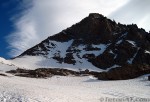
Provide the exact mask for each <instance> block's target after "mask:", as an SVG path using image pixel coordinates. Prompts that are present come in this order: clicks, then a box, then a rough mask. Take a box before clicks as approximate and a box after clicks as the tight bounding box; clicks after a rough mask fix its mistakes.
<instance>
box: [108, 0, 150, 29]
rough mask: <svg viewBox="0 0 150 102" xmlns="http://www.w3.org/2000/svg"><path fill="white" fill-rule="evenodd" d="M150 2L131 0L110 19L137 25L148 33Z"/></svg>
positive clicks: (146, 0) (147, 0)
mask: <svg viewBox="0 0 150 102" xmlns="http://www.w3.org/2000/svg"><path fill="white" fill-rule="evenodd" d="M149 4H150V0H130V1H129V2H128V3H127V4H125V5H124V6H122V7H121V8H120V9H118V10H116V11H114V12H113V13H112V14H111V15H109V17H110V18H112V19H115V20H116V21H118V22H121V23H124V24H131V23H134V24H137V25H138V26H139V27H142V28H144V29H145V30H146V31H149V30H150V26H149V25H150V20H149V19H150V13H149V11H150V6H149Z"/></svg>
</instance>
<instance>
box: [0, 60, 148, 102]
mask: <svg viewBox="0 0 150 102" xmlns="http://www.w3.org/2000/svg"><path fill="white" fill-rule="evenodd" d="M35 59H36V58H35ZM36 60H38V59H36ZM20 61H21V60H20ZM30 61H31V60H28V63H29V62H30ZM34 61H35V60H34ZM17 63H18V65H22V64H23V61H22V63H21V62H20V64H19V60H18V61H17V60H14V61H11V60H10V61H7V60H5V59H0V73H3V74H7V76H0V102H120V101H117V100H118V99H120V100H124V101H123V102H141V101H137V100H140V99H141V98H144V99H145V100H147V101H142V102H150V99H148V98H149V97H150V81H148V80H147V76H146V75H145V76H141V77H139V78H136V79H131V80H120V81H101V80H97V79H95V78H94V77H92V76H79V77H77V76H53V77H51V78H47V79H36V78H25V77H18V76H13V75H11V74H8V73H5V71H8V70H11V69H16V68H17V65H13V64H17ZM30 63H32V65H33V62H30ZM30 63H29V65H31V64H30ZM25 64H27V62H26V63H25ZM35 65H36V64H35ZM29 67H31V66H29ZM113 98H115V99H116V101H109V100H114V99H113ZM128 100H130V101H128ZM135 100H136V101H135Z"/></svg>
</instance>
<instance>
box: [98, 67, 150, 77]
mask: <svg viewBox="0 0 150 102" xmlns="http://www.w3.org/2000/svg"><path fill="white" fill-rule="evenodd" d="M148 73H150V66H141V65H126V66H124V67H118V68H114V69H111V70H109V71H108V72H101V73H99V74H98V75H96V77H97V78H98V79H99V80H126V79H133V78H136V77H139V76H141V75H144V74H148Z"/></svg>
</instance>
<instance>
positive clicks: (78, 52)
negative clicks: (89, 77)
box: [20, 13, 150, 69]
mask: <svg viewBox="0 0 150 102" xmlns="http://www.w3.org/2000/svg"><path fill="white" fill-rule="evenodd" d="M149 38H150V37H149V33H147V32H145V30H143V29H139V28H138V27H137V26H136V25H133V24H132V25H123V24H120V23H118V24H117V23H116V22H115V21H112V20H110V19H108V18H107V17H104V16H103V15H101V14H98V13H91V14H89V16H88V17H86V18H84V19H83V20H81V21H80V22H79V23H77V24H75V25H73V26H71V27H69V28H67V29H65V30H63V31H62V32H60V33H58V34H56V35H53V36H50V37H48V38H47V39H46V40H44V41H42V42H41V43H40V44H37V45H36V46H34V47H32V48H31V49H29V50H27V51H25V52H24V53H23V54H21V55H20V56H24V55H32V56H44V57H47V58H50V59H53V60H56V61H58V63H67V64H73V65H79V66H82V65H85V66H86V65H88V64H87V63H84V62H85V61H88V62H89V63H90V64H92V65H93V67H97V68H100V69H108V68H112V67H114V66H115V67H116V66H125V65H127V64H131V65H132V64H140V65H145V64H148V65H150V40H149ZM88 67H89V66H88Z"/></svg>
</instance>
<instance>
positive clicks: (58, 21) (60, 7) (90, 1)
mask: <svg viewBox="0 0 150 102" xmlns="http://www.w3.org/2000/svg"><path fill="white" fill-rule="evenodd" d="M24 1H25V0H24ZM27 1H28V2H22V5H32V7H31V8H29V9H28V10H25V11H24V12H23V13H22V14H21V16H20V18H19V19H17V20H16V19H15V20H14V19H13V20H14V23H15V28H16V30H15V31H14V32H13V33H12V34H10V35H9V36H8V39H9V41H8V42H9V44H10V48H11V49H12V50H11V52H10V55H11V56H16V55H19V54H21V53H22V52H23V51H25V50H27V49H28V48H30V47H32V46H34V45H36V44H37V43H39V42H41V41H42V40H44V39H45V38H47V37H48V36H51V35H53V34H56V33H58V32H60V31H61V30H63V29H66V28H67V27H69V26H71V25H72V24H75V23H77V22H79V21H80V20H81V19H83V18H84V17H86V16H88V14H89V13H95V12H96V13H101V14H103V15H105V16H108V15H110V14H111V13H112V12H115V11H116V10H117V9H118V8H120V7H122V6H123V5H124V4H126V3H127V2H128V1H129V0H32V2H29V0H27ZM30 1H31V0H30ZM31 3H32V4H31Z"/></svg>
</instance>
